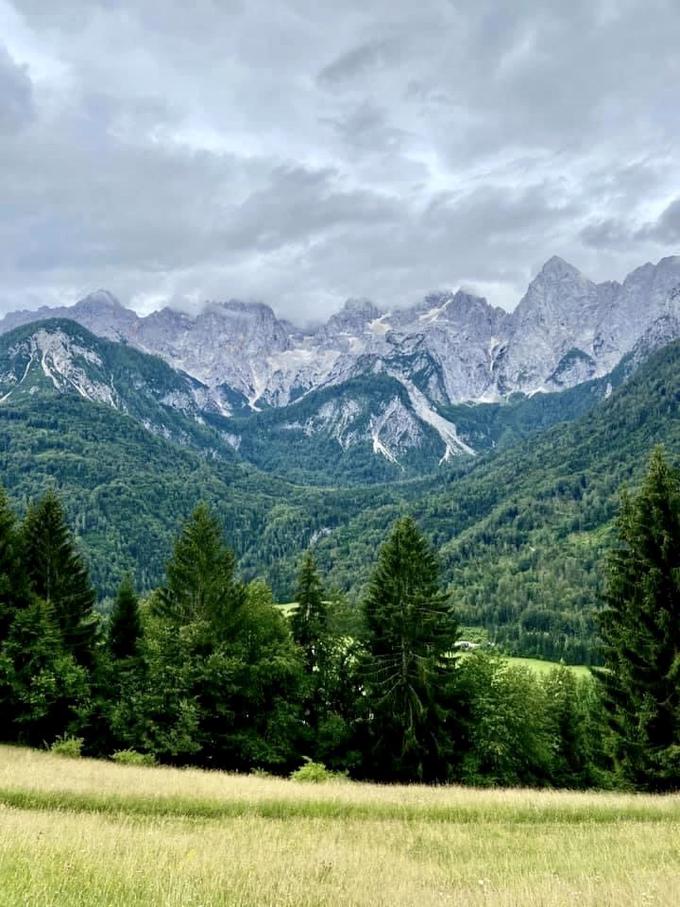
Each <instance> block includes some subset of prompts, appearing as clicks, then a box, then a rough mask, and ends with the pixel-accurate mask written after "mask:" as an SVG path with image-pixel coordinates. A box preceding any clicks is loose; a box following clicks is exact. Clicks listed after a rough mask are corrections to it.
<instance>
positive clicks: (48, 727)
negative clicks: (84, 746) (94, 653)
mask: <svg viewBox="0 0 680 907" xmlns="http://www.w3.org/2000/svg"><path fill="white" fill-rule="evenodd" d="M0 689H2V696H3V699H6V700H7V703H8V706H9V708H8V712H9V716H10V721H9V722H8V726H7V727H6V728H5V734H6V735H7V736H9V737H11V738H12V739H18V740H19V741H21V742H23V743H28V744H30V745H33V746H38V745H40V744H43V743H44V742H45V741H52V740H54V739H55V737H57V736H59V735H60V734H64V733H67V732H73V731H75V730H79V729H80V723H81V721H82V716H83V715H84V714H85V713H87V712H88V711H89V708H90V687H89V678H88V672H87V670H86V669H85V668H84V667H83V666H82V665H79V664H77V663H76V661H75V659H74V657H73V656H72V655H71V654H70V653H68V652H66V651H65V650H64V646H63V643H62V639H61V634H60V632H59V627H58V625H57V622H56V618H55V613H54V608H53V606H52V605H51V604H50V603H49V602H46V601H43V600H42V599H40V598H34V599H33V600H32V601H31V602H30V604H28V605H27V606H26V607H25V608H22V609H21V610H20V611H19V612H18V613H17V615H16V616H15V619H14V621H13V623H12V626H11V628H10V631H9V634H8V637H7V640H6V642H5V644H4V646H3V650H2V657H1V658H0Z"/></svg>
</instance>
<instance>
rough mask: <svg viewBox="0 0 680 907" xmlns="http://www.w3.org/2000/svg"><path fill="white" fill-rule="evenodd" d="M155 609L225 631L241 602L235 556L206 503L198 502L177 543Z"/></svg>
mask: <svg viewBox="0 0 680 907" xmlns="http://www.w3.org/2000/svg"><path fill="white" fill-rule="evenodd" d="M166 574H167V579H166V583H165V586H164V587H163V588H162V589H161V590H160V593H159V595H158V597H157V600H156V602H155V610H156V613H157V614H159V615H161V616H163V617H164V618H166V619H167V620H171V621H173V622H174V623H176V624H178V625H180V626H182V625H185V624H189V623H192V622H196V621H201V622H203V623H204V624H206V625H210V627H211V632H213V633H214V632H216V631H217V632H219V633H220V634H224V633H227V632H228V631H229V629H230V627H231V625H232V624H233V621H234V620H236V619H237V617H238V611H239V609H240V607H241V606H242V604H243V600H244V589H243V585H242V584H241V583H240V582H239V581H238V580H237V578H236V558H235V557H234V555H233V553H232V552H231V551H230V550H229V548H227V546H226V545H225V544H224V539H223V536H222V530H221V528H220V525H219V523H218V521H217V519H216V518H215V516H214V515H213V514H212V512H211V511H210V508H209V507H208V505H207V504H203V503H202V504H199V505H198V507H196V509H195V510H194V512H193V514H192V515H191V517H190V519H189V520H188V521H187V523H186V524H185V526H184V528H183V529H182V532H181V534H180V536H179V538H178V539H177V542H176V543H175V546H174V549H173V553H172V557H171V559H170V561H169V563H168V565H167V569H166Z"/></svg>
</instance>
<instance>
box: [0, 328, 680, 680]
mask: <svg viewBox="0 0 680 907" xmlns="http://www.w3.org/2000/svg"><path fill="white" fill-rule="evenodd" d="M64 324H66V325H69V324H70V323H69V322H65V323H64ZM21 330H24V331H27V330H28V328H26V329H19V330H18V331H17V332H12V338H13V339H12V343H13V344H14V345H15V347H16V344H17V342H18V340H20V339H21V336H23V335H21V334H20V331H21ZM78 330H79V331H81V332H83V337H82V338H80V339H81V341H82V343H83V344H84V343H85V342H86V341H89V338H92V335H88V332H84V329H82V328H79V329H78ZM86 335H87V336H86ZM7 337H9V335H7ZM7 337H3V338H2V340H3V341H5V342H6V341H7ZM78 337H80V335H78ZM94 339H95V340H96V342H97V343H98V344H101V346H97V355H98V356H99V357H100V359H101V360H102V362H104V363H105V365H106V368H107V369H109V370H111V369H114V370H117V371H116V374H120V375H127V376H128V379H129V380H128V382H127V384H125V383H124V382H123V383H122V384H120V382H119V383H118V385H117V386H122V387H123V388H124V391H125V397H126V399H125V410H121V409H112V408H111V407H110V406H106V405H104V404H98V403H93V402H90V401H88V400H84V399H82V398H81V397H80V396H78V395H77V394H76V393H68V392H63V391H60V390H57V389H55V387H54V386H53V384H52V382H50V381H48V380H44V381H43V380H40V381H36V383H34V384H33V385H31V386H30V387H29V388H28V389H27V392H26V393H25V394H23V395H21V396H19V397H17V398H16V399H15V398H14V397H13V398H12V399H11V401H10V402H9V403H5V404H3V405H2V406H0V469H1V476H2V481H3V484H4V485H5V487H6V489H7V491H8V494H9V496H10V499H11V501H12V503H13V505H14V506H16V507H17V509H18V512H19V513H24V512H25V511H26V509H27V507H28V505H29V503H30V501H31V500H32V499H35V498H37V497H38V496H39V495H41V494H42V493H43V492H44V491H45V490H46V489H47V488H49V487H55V488H57V489H58V491H59V494H60V496H61V498H62V500H63V501H64V504H65V507H66V511H67V514H68V518H69V520H70V522H71V524H72V525H73V527H74V529H75V532H76V536H77V538H78V540H79V543H80V544H81V545H82V548H83V551H84V554H85V557H86V560H87V563H88V567H89V569H90V571H91V575H92V578H93V581H94V584H95V586H96V588H97V589H98V591H99V593H100V598H101V599H108V600H109V601H110V599H111V598H112V597H113V595H114V594H115V590H116V587H117V584H118V581H119V579H120V576H121V575H122V574H123V573H125V572H126V571H131V573H132V574H133V576H134V580H135V583H136V585H137V587H138V588H139V589H140V590H142V591H147V590H149V589H151V588H154V587H155V586H157V585H158V584H159V582H160V580H161V577H162V574H163V568H164V564H165V563H166V561H167V558H168V556H169V554H170V550H171V545H172V539H173V537H174V535H175V533H176V532H177V530H178V528H179V526H180V525H181V524H182V522H183V521H184V520H185V519H186V518H187V517H188V515H189V514H190V513H191V512H192V510H193V508H194V507H195V505H196V503H197V501H199V500H205V501H206V502H208V503H209V505H210V506H212V507H213V508H214V510H215V512H216V514H217V515H218V517H219V519H220V522H221V524H222V525H223V526H224V528H225V531H226V534H227V538H228V539H229V543H230V545H231V546H232V547H233V549H234V551H235V553H236V555H237V558H238V561H239V568H240V570H241V571H242V574H243V576H244V577H245V578H246V580H251V579H254V578H256V577H258V576H260V577H263V578H264V579H265V580H266V581H267V582H268V583H269V585H270V587H271V588H272V590H273V594H274V596H275V598H276V599H277V600H278V601H290V600H293V599H294V596H295V582H296V580H295V577H296V569H297V560H298V557H299V555H300V553H301V552H302V551H304V550H305V549H306V548H307V547H308V546H309V545H310V544H313V547H314V550H315V556H316V558H317V560H318V562H319V564H320V566H321V568H322V569H323V571H324V573H325V574H326V576H327V582H328V585H329V586H330V587H332V588H334V589H336V590H338V591H340V592H343V593H345V594H347V596H348V598H349V600H350V601H354V602H356V601H358V600H359V598H360V597H361V595H362V594H363V592H364V591H365V589H366V587H367V583H368V578H369V573H370V568H371V564H372V559H373V556H374V553H375V550H376V547H377V546H378V545H379V544H380V540H381V539H382V538H383V536H384V531H385V527H386V525H388V524H389V523H391V522H392V521H394V520H395V519H397V518H399V517H400V516H403V515H405V514H411V515H413V516H415V517H416V518H417V520H418V522H419V524H420V525H421V526H422V528H423V530H424V531H425V532H427V534H428V536H429V537H430V538H432V540H433V543H434V545H435V547H436V549H437V550H438V551H439V553H440V555H441V559H442V571H443V578H444V581H445V582H446V583H448V584H449V585H450V588H451V590H452V592H453V594H454V595H455V597H456V606H457V609H458V614H459V618H460V620H461V622H462V623H463V625H465V626H475V627H480V628H483V629H485V630H486V632H487V633H488V635H489V637H490V638H491V639H492V640H494V641H495V642H497V643H498V644H500V645H501V646H502V647H503V648H504V649H506V650H507V651H509V652H513V653H516V654H525V655H539V656H543V657H551V658H558V659H559V658H564V659H565V661H568V662H583V663H587V662H589V661H590V660H591V659H593V658H596V655H595V653H594V649H593V645H592V643H593V629H594V628H593V613H594V610H595V608H596V606H597V602H598V596H599V595H600V592H601V582H602V577H601V570H600V566H599V565H600V563H601V558H602V555H603V554H604V552H605V551H606V550H607V548H608V546H609V545H610V541H611V526H612V518H613V514H614V512H615V508H616V505H617V495H618V488H619V486H620V485H621V484H622V483H625V482H629V483H630V484H631V485H632V486H633V487H634V486H636V485H637V483H639V481H640V480H641V476H642V469H643V465H642V464H643V463H644V460H645V458H646V456H647V454H648V453H649V451H650V449H651V448H652V446H653V445H654V444H655V443H656V442H663V443H664V444H665V446H666V449H667V451H668V454H669V456H670V457H671V459H677V457H678V455H680V431H679V429H678V424H679V423H678V398H679V395H680V390H679V387H678V384H679V381H680V378H679V377H678V376H679V375H680V368H679V366H680V361H679V360H680V344H677V343H676V344H672V345H671V346H669V347H667V348H666V349H664V350H661V351H659V352H657V353H656V354H654V355H653V357H652V358H651V359H650V360H649V361H648V362H647V363H645V364H644V365H642V366H641V367H640V368H639V369H638V370H637V371H636V372H635V373H634V374H633V375H632V377H628V375H629V372H630V370H631V368H632V366H630V364H626V363H623V364H622V366H621V367H620V368H619V370H617V373H615V375H613V376H610V378H611V380H609V379H608V380H607V382H603V381H600V382H591V383H589V384H587V385H583V386H581V387H579V388H575V389H574V390H573V391H565V392H564V394H562V395H550V396H547V397H545V398H544V399H539V398H536V399H535V400H534V401H533V402H531V401H527V400H515V401H510V402H509V403H508V404H507V405H505V406H504V407H499V406H496V405H493V406H490V407H488V408H486V409H485V408H474V409H475V410H476V411H477V414H476V415H475V416H474V417H473V416H469V417H468V418H470V419H473V418H474V419H476V420H477V424H478V425H481V424H482V423H485V424H487V428H485V429H484V431H485V432H486V437H488V438H489V439H491V441H493V443H494V444H496V445H497V446H496V447H492V448H491V449H489V451H488V452H487V453H485V454H482V455H480V456H477V457H474V458H471V457H465V458H461V459H460V460H458V461H454V462H452V463H449V464H444V465H442V467H440V468H439V469H438V470H437V472H436V473H435V474H432V475H426V476H424V477H423V478H420V479H411V480H407V481H401V482H391V483H386V484H380V485H372V486H370V487H368V486H366V485H356V484H353V485H351V486H343V485H342V484H335V485H333V486H320V485H319V486H316V485H302V484H299V483H294V482H291V481H288V480H285V479H283V478H281V477H279V476H277V475H275V474H273V473H269V472H265V471H263V470H261V469H256V468H255V467H254V466H252V465H251V464H249V463H246V462H243V461H242V460H240V459H239V458H238V457H236V456H235V455H234V453H233V451H230V450H228V451H227V452H226V453H224V454H222V453H220V454H218V453H217V452H216V449H215V443H216V442H215V438H216V430H215V427H214V425H213V426H212V427H211V426H210V425H203V426H201V425H200V423H196V421H195V420H193V419H191V418H189V417H188V416H187V417H183V416H182V415H181V414H180V413H177V412H176V411H173V413H172V414H171V416H172V420H174V421H172V423H167V424H166V425H165V427H166V429H167V431H166V432H164V434H165V435H166V436H163V435H161V434H159V433H158V432H157V431H156V432H153V431H149V430H147V428H145V427H144V424H143V423H144V422H146V423H149V422H151V423H153V424H155V425H156V426H158V424H159V423H160V422H161V421H162V419H165V418H166V416H165V415H164V413H165V410H164V409H163V408H162V407H161V410H160V415H158V414H157V415H154V413H158V411H159V404H158V400H159V399H161V398H162V396H163V394H164V393H165V392H166V390H167V387H166V385H167V382H168V381H177V380H183V379H178V378H177V373H175V372H173V371H172V370H171V369H169V367H168V366H166V365H165V364H163V363H162V362H161V361H160V360H156V359H154V358H153V357H146V356H144V354H141V353H138V352H136V351H133V350H129V349H127V348H125V347H124V346H121V345H120V344H112V343H107V342H106V341H99V340H98V339H97V338H94ZM5 345H7V344H6V343H5ZM138 360H139V361H138ZM21 366H22V364H21V363H17V364H16V367H17V368H20V367H21ZM141 368H143V369H145V372H144V374H145V376H146V377H145V381H146V379H149V381H150V386H151V388H152V392H151V393H150V394H149V393H148V392H147V391H145V392H142V390H140V386H141V385H140V382H139V381H136V380H132V377H131V376H134V375H135V374H137V373H138V371H139V369H141ZM626 377H628V380H626V381H624V379H625V378H626ZM151 379H153V380H151ZM609 385H611V386H613V387H614V390H613V393H611V395H610V396H609V397H608V399H604V400H603V399H602V398H603V397H605V396H606V393H607V390H608V389H611V388H609V387H608V386H609ZM617 385H619V386H618V387H617ZM145 387H146V384H145ZM174 389H175V390H176V391H177V392H179V387H175V388H174ZM557 399H560V400H561V402H560V408H559V409H556V405H557V404H556V402H555V401H556V400H557ZM598 401H599V402H598ZM528 407H531V413H530V415H527V413H528ZM459 409H461V411H460V412H458V413H457V415H456V419H458V420H460V419H461V418H462V417H463V413H462V409H464V408H459ZM470 409H472V408H470ZM540 413H543V416H540V415H539V414H540ZM559 413H562V414H566V415H569V416H571V417H572V421H569V422H562V423H559V424H556V425H552V427H550V428H547V429H546V430H545V431H542V432H540V433H533V434H531V432H533V431H534V428H535V427H536V426H540V425H544V424H548V425H550V424H551V423H552V422H553V421H554V420H555V419H556V418H557V417H558V414H559ZM167 418H170V416H168V417H167ZM258 418H259V419H261V420H262V421H263V423H264V422H265V421H266V420H272V421H274V422H275V421H276V419H277V418H279V417H278V416H277V414H276V413H275V412H272V413H271V414H269V413H263V414H261V415H260V416H259V417H258ZM541 419H543V422H541ZM184 425H187V426H192V428H191V431H193V432H195V434H194V435H193V436H192V437H190V432H189V429H188V428H187V430H186V431H184V429H183V428H182V426H184ZM532 426H533V428H532ZM480 431H481V429H480ZM527 433H530V437H524V439H523V440H518V438H521V437H522V436H523V435H525V434H527ZM181 435H182V436H183V438H184V443H182V444H180V443H177V439H178V438H179V437H180V436H181ZM173 438H175V440H172V439H173ZM223 447H224V445H223ZM317 453H318V455H319V458H320V460H322V459H323V458H324V457H326V451H325V449H320V450H319V451H318V452H317ZM272 456H273V460H272V463H270V464H269V465H270V466H271V467H272V469H276V468H277V466H276V464H277V463H278V462H279V460H278V459H277V458H278V457H279V453H276V452H274V453H273V454H272ZM295 456H296V458H297V460H298V462H302V457H303V452H302V451H296V452H295ZM314 456H315V454H314V453H313V452H312V453H311V454H310V457H312V459H313V457H314ZM336 465H337V464H334V463H333V461H332V460H330V462H329V469H330V470H331V471H337V470H336ZM311 468H312V471H314V470H315V469H318V466H314V464H313V462H312V463H311ZM340 478H341V477H340Z"/></svg>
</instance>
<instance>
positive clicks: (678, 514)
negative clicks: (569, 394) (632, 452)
mask: <svg viewBox="0 0 680 907" xmlns="http://www.w3.org/2000/svg"><path fill="white" fill-rule="evenodd" d="M617 532H618V545H617V546H616V547H615V548H614V550H613V551H612V553H611V555H610V557H609V563H608V571H607V574H608V575H607V587H606V594H605V605H606V607H605V608H604V609H603V611H602V613H601V616H600V632H601V636H602V641H603V655H604V670H601V671H598V672H597V675H598V677H599V679H600V682H601V684H602V686H603V688H604V690H603V692H604V701H605V706H606V709H607V712H608V716H609V720H610V725H611V728H612V730H613V733H614V744H615V745H614V756H615V759H616V762H617V764H618V766H619V768H620V771H621V773H622V775H623V777H624V778H625V779H626V780H627V781H628V782H629V783H632V784H633V785H635V786H637V787H641V788H645V789H650V790H665V789H675V788H678V787H680V477H679V475H678V472H677V471H676V470H673V469H672V468H671V467H670V466H669V465H668V463H667V462H666V459H665V457H664V454H663V451H662V450H661V449H656V450H655V451H654V453H653V455H652V457H651V460H650V464H649V470H648V472H647V475H646V478H645V480H644V482H643V485H642V487H641V489H640V491H639V493H638V494H637V495H636V496H634V497H630V496H628V495H625V496H624V498H623V502H622V507H621V511H620V514H619V517H618V521H617Z"/></svg>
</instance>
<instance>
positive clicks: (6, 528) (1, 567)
mask: <svg viewBox="0 0 680 907" xmlns="http://www.w3.org/2000/svg"><path fill="white" fill-rule="evenodd" d="M27 603H28V587H27V584H26V581H25V574H24V571H23V569H22V564H21V552H20V539H19V535H18V533H17V531H16V526H15V520H14V514H13V513H12V511H11V509H10V506H9V502H8V501H7V496H6V495H5V492H4V489H3V488H1V487H0V644H2V641H3V640H4V639H5V638H6V636H7V633H8V632H9V629H10V627H11V625H12V620H13V619H14V615H15V613H16V610H17V608H19V607H22V606H25V605H26V604H27Z"/></svg>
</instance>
